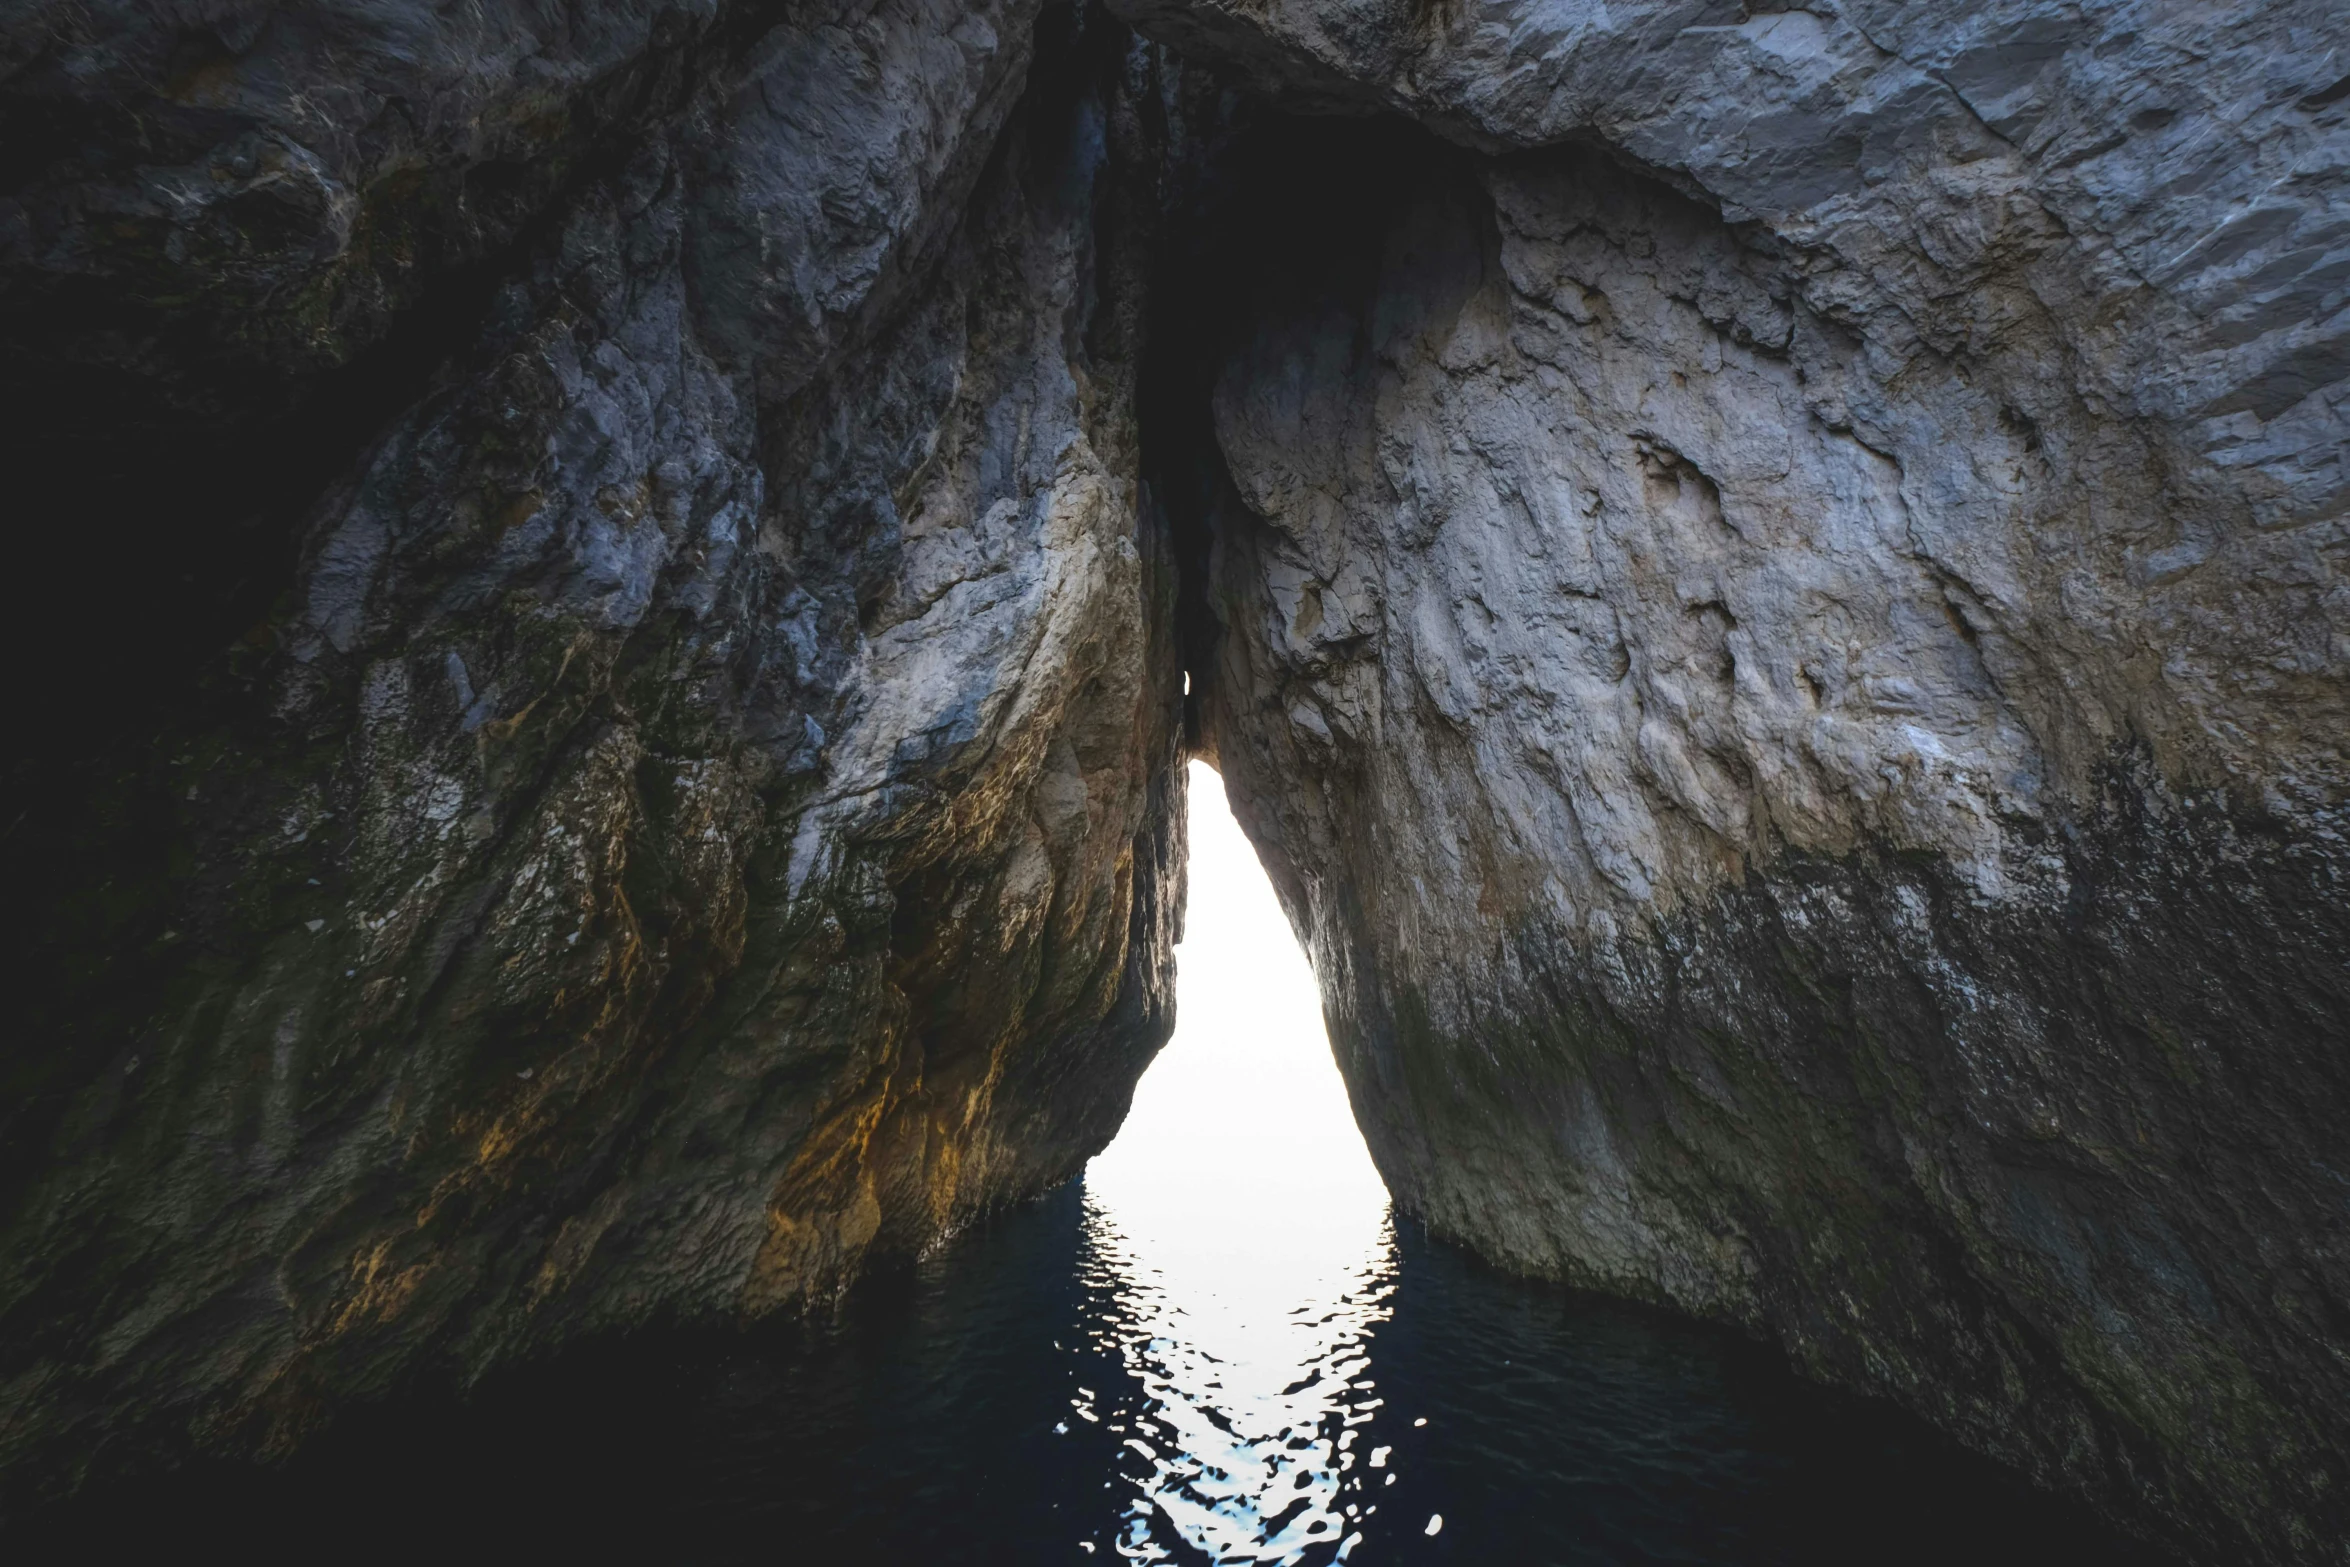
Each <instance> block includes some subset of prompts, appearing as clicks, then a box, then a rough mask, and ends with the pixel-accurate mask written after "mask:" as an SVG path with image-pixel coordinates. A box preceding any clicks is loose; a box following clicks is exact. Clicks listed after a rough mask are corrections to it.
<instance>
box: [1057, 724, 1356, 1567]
mask: <svg viewBox="0 0 2350 1567" xmlns="http://www.w3.org/2000/svg"><path fill="white" fill-rule="evenodd" d="M1188 783H1189V790H1188V794H1189V799H1190V826H1189V843H1190V862H1189V870H1188V874H1187V882H1188V887H1189V894H1188V905H1189V907H1188V912H1187V914H1186V918H1185V926H1184V939H1183V941H1182V943H1181V944H1180V945H1179V946H1178V947H1177V949H1176V965H1177V979H1176V988H1177V996H1178V1003H1177V1021H1176V1028H1175V1034H1174V1037H1173V1038H1172V1039H1171V1040H1170V1041H1169V1042H1168V1044H1167V1046H1166V1047H1165V1048H1164V1049H1163V1050H1162V1051H1161V1052H1160V1053H1159V1056H1158V1058H1157V1059H1156V1060H1155V1061H1154V1062H1153V1063H1152V1065H1151V1067H1150V1069H1149V1070H1148V1071H1147V1072H1146V1073H1145V1074H1144V1075H1143V1078H1142V1081H1141V1083H1140V1084H1139V1086H1138V1087H1137V1088H1136V1091H1135V1096H1134V1107H1133V1109H1132V1111H1131V1112H1129V1114H1128V1115H1127V1117H1126V1121H1125V1124H1124V1126H1123V1127H1122V1128H1121V1129H1120V1131H1119V1134H1118V1137H1117V1139H1116V1140H1115V1141H1114V1142H1113V1143H1112V1144H1111V1145H1110V1147H1109V1148H1108V1149H1107V1150H1106V1151H1104V1152H1103V1153H1102V1154H1100V1155H1099V1156H1097V1157H1096V1158H1095V1159H1094V1160H1093V1162H1092V1163H1091V1165H1089V1166H1088V1168H1087V1170H1086V1174H1085V1211H1084V1227H1085V1229H1084V1245H1085V1247H1086V1249H1087V1251H1088V1253H1089V1255H1090V1257H1091V1260H1092V1267H1093V1269H1094V1271H1095V1272H1096V1273H1097V1274H1099V1275H1100V1276H1102V1277H1103V1278H1105V1279H1107V1280H1111V1281H1114V1282H1113V1284H1112V1287H1113V1288H1114V1289H1115V1290H1116V1291H1117V1292H1118V1294H1119V1295H1120V1296H1121V1298H1122V1299H1123V1300H1124V1301H1125V1302H1126V1304H1127V1309H1128V1311H1129V1312H1130V1313H1131V1316H1130V1320H1129V1322H1128V1324H1127V1326H1126V1328H1125V1330H1124V1332H1123V1333H1121V1334H1120V1335H1118V1343H1119V1348H1120V1351H1121V1356H1122V1359H1123V1361H1124V1369H1125V1370H1126V1371H1127V1372H1128V1373H1129V1374H1130V1375H1132V1376H1133V1377H1134V1378H1135V1379H1136V1380H1137V1381H1138V1382H1139V1383H1140V1385H1141V1386H1140V1391H1141V1392H1142V1393H1143V1395H1144V1398H1145V1400H1146V1402H1147V1406H1148V1408H1149V1412H1150V1421H1151V1424H1152V1425H1153V1426H1154V1427H1155V1428H1156V1429H1155V1432H1154V1433H1153V1437H1151V1438H1146V1439H1145V1440H1146V1441H1148V1442H1149V1444H1150V1445H1151V1447H1152V1455H1151V1456H1150V1458H1149V1459H1148V1460H1147V1461H1146V1462H1145V1463H1144V1464H1143V1465H1142V1466H1140V1470H1139V1472H1137V1471H1135V1470H1134V1469H1133V1468H1132V1466H1130V1469H1129V1475H1128V1478H1129V1481H1130V1484H1131V1486H1132V1489H1131V1493H1130V1495H1129V1496H1128V1498H1127V1501H1126V1510H1125V1516H1124V1518H1123V1520H1122V1522H1121V1531H1120V1537H1119V1543H1120V1545H1121V1546H1122V1547H1124V1548H1126V1549H1128V1550H1129V1551H1132V1550H1146V1551H1147V1550H1148V1549H1151V1548H1154V1547H1153V1545H1152V1542H1154V1541H1157V1540H1165V1539H1167V1538H1168V1537H1169V1536H1172V1537H1173V1538H1174V1539H1177V1540H1180V1541H1182V1542H1184V1543H1186V1544H1188V1545H1189V1546H1191V1547H1193V1548H1196V1549H1198V1550H1200V1551H1203V1552H1205V1553H1207V1555H1208V1556H1209V1557H1210V1558H1212V1559H1214V1560H1217V1561H1280V1560H1288V1559H1294V1558H1295V1557H1296V1555H1297V1554H1298V1553H1302V1552H1306V1551H1309V1550H1311V1549H1313V1548H1314V1547H1316V1546H1318V1545H1319V1546H1324V1547H1327V1546H1328V1545H1331V1544H1334V1543H1339V1542H1343V1541H1344V1540H1345V1539H1346V1538H1347V1536H1348V1535H1350V1534H1351V1533H1353V1532H1354V1530H1355V1528H1356V1524H1357V1523H1358V1522H1359V1521H1360V1517H1361V1513H1362V1509H1363V1508H1364V1507H1365V1506H1366V1505H1367V1506H1368V1507H1369V1508H1370V1509H1371V1511H1372V1512H1373V1513H1376V1511H1377V1507H1378V1503H1377V1501H1376V1500H1375V1499H1367V1498H1365V1497H1364V1496H1363V1495H1362V1492H1363V1491H1364V1486H1363V1484H1362V1483H1361V1477H1360V1476H1350V1474H1349V1470H1350V1469H1352V1468H1353V1467H1355V1466H1356V1464H1357V1463H1359V1462H1360V1460H1361V1459H1362V1458H1363V1457H1365V1456H1367V1451H1368V1450H1367V1449H1366V1452H1365V1454H1362V1455H1352V1456H1350V1455H1349V1452H1348V1451H1347V1450H1348V1449H1351V1447H1352V1446H1353V1445H1354V1444H1353V1443H1352V1442H1351V1441H1347V1440H1346V1435H1347V1432H1348V1429H1349V1427H1350V1425H1351V1424H1352V1423H1353V1422H1354V1420H1355V1417H1357V1416H1362V1417H1365V1418H1367V1416H1368V1406H1370V1405H1371V1403H1372V1401H1373V1397H1374V1392H1373V1389H1372V1388H1371V1387H1369V1386H1367V1385H1365V1386H1358V1385H1357V1384H1358V1383H1360V1382H1362V1380H1363V1378H1362V1372H1363V1371H1364V1369H1365V1368H1366V1367H1367V1365H1368V1362H1369V1344H1368V1336H1369V1334H1370V1333H1371V1331H1372V1330H1373V1329H1374V1328H1375V1326H1376V1325H1377V1324H1379V1323H1380V1322H1382V1321H1384V1320H1385V1318H1386V1316H1387V1297H1388V1294H1389V1290H1390V1288H1391V1282H1392V1278H1393V1273H1394V1267H1395V1236H1394V1232H1393V1227H1392V1225H1391V1223H1390V1219H1389V1214H1388V1199H1387V1191H1386V1188H1385V1187H1384V1186H1383V1185H1382V1184H1381V1183H1380V1180H1379V1176H1378V1173H1377V1171H1375V1170H1374V1169H1373V1168H1372V1165H1371V1160H1370V1155H1369V1153H1368V1152H1367V1151H1366V1150H1365V1148H1364V1145H1363V1139H1362V1136H1361V1134H1360V1133H1359V1132H1358V1131H1357V1129H1356V1127H1355V1124H1354V1119H1353V1116H1352V1113H1351V1112H1350V1110H1349V1109H1348V1106H1347V1100H1346V1091H1345V1087H1344V1085H1343V1084H1342V1083H1341V1081H1340V1079H1339V1075H1338V1071H1337V1068H1336V1066H1335V1065H1334V1064H1333V1062H1332V1060H1331V1056H1330V1049H1329V1044H1328V1040H1327V1038H1326V1036H1325V1034H1324V1032H1323V1024H1322V1016H1321V1009H1320V1002H1319V998H1318V995H1317V992H1316V989H1315V985H1314V978H1313V974H1312V972H1311V970H1310V969H1309V968H1308V966H1307V963H1306V959H1305V955H1304V953H1303V952H1302V951H1300V950H1299V947H1298V944H1297V942H1296V940H1295V939H1294V938H1293V937H1292V935H1291V933H1290V928H1289V925H1288V922H1287V920H1286V919H1285V917H1284V916H1283V914H1282V911H1281V908H1280V905H1279V904H1278V903H1277V902H1276V900H1275V897H1274V893H1273V888H1272V884H1271V882H1270V881H1269V880H1268V879H1267V877H1266V875H1265V872H1264V870H1263V869H1262V867H1260V866H1259V864H1258V863H1257V858H1256V852H1255V850H1254V849H1253V848H1252V847H1251V846H1250V844H1249V842H1248V839H1247V838H1246V837H1245V836H1244V835H1243V834H1242V832H1241V829H1240V825H1239V823H1238V822H1237V821H1235V820H1234V819H1233V816H1232V813H1231V811H1230V809H1229V808H1228V807H1227V805H1226V803H1225V799H1224V791H1223V784H1222V780H1221V779H1219V778H1218V777H1217V775H1216V774H1215V772H1214V771H1213V770H1211V769H1210V768H1209V767H1208V766H1207V764H1205V763H1204V762H1198V761H1194V762H1192V763H1191V764H1190V768H1189V779H1188ZM1091 1413H1093V1411H1092V1409H1091V1407H1090V1405H1081V1406H1080V1410H1079V1411H1078V1412H1077V1414H1078V1418H1079V1419H1080V1420H1082V1419H1084V1418H1086V1416H1087V1415H1088V1414H1091ZM1342 1444H1343V1445H1342ZM1382 1467H1384V1466H1382ZM1350 1508H1352V1510H1353V1516H1351V1517H1350V1514H1349V1509H1350Z"/></svg>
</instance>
